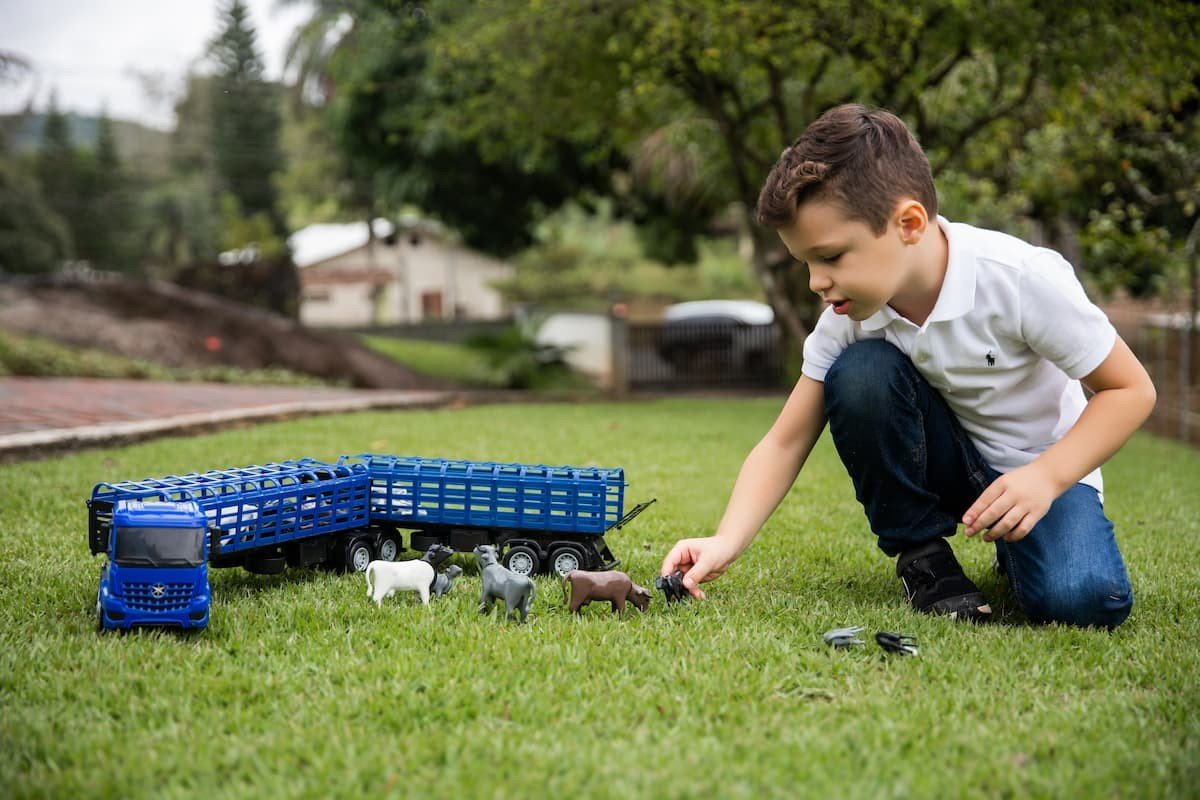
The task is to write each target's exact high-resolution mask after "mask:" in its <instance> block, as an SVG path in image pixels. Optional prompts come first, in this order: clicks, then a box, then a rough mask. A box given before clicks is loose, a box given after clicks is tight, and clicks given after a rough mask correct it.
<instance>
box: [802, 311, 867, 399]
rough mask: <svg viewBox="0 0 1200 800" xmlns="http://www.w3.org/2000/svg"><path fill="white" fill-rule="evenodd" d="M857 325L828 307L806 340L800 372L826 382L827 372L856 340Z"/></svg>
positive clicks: (815, 379)
mask: <svg viewBox="0 0 1200 800" xmlns="http://www.w3.org/2000/svg"><path fill="white" fill-rule="evenodd" d="M856 327H857V325H856V324H855V323H853V322H850V321H849V320H847V319H846V318H844V317H839V316H838V315H837V314H836V313H835V312H834V310H833V309H832V308H826V309H825V311H823V312H822V313H821V316H820V317H819V318H818V319H817V326H816V327H815V328H813V332H812V333H810V334H809V335H808V338H807V339H805V340H804V363H803V364H801V366H800V373H801V374H802V375H807V376H808V377H810V378H812V379H813V380H814V381H820V382H822V383H824V382H825V373H826V372H828V371H829V368H830V367H832V366H833V362H834V361H836V360H837V357H838V356H840V355H841V354H842V351H843V350H845V349H846V348H847V347H849V346H850V344H851V343H852V342H853V341H854V340H855V335H854V331H855V328H856Z"/></svg>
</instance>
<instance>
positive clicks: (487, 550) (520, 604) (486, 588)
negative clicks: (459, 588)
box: [473, 544, 535, 622]
mask: <svg viewBox="0 0 1200 800" xmlns="http://www.w3.org/2000/svg"><path fill="white" fill-rule="evenodd" d="M473 552H474V553H475V558H476V560H477V561H479V569H480V577H481V578H482V580H483V592H482V594H481V595H480V597H479V613H480V614H483V613H486V612H487V610H488V609H489V608H491V606H492V603H493V602H495V601H496V600H503V601H504V617H505V619H507V618H508V617H509V616H511V615H512V612H513V609H516V610H517V611H518V612H519V613H520V615H521V622H524V621H525V618H526V617H527V616H529V606H530V604H531V603H532V602H533V593H534V591H535V589H534V585H533V579H532V578H530V577H528V576H527V575H518V574H517V573H515V572H513V571H512V570H510V569H508V568H506V567H504V566H502V565H501V564H500V562H499V560H498V559H497V557H496V548H495V546H494V545H490V544H481V545H478V546H477V547H476V548H475V549H474V551H473Z"/></svg>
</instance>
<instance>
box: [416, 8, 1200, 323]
mask: <svg viewBox="0 0 1200 800" xmlns="http://www.w3.org/2000/svg"><path fill="white" fill-rule="evenodd" d="M846 11H847V7H846V6H845V5H844V4H843V3H841V2H835V1H834V0H823V1H822V2H813V3H806V4H803V5H800V6H794V5H781V4H778V3H774V2H768V0H747V1H746V2H741V3H737V4H730V3H725V2H722V0H690V1H689V2H683V0H677V1H676V2H670V3H655V4H640V3H634V2H613V3H605V4H591V5H588V6H580V5H579V4H577V3H573V2H569V0H484V1H482V2H477V3H474V4H472V5H471V8H470V10H469V11H468V12H466V13H464V14H461V15H460V16H458V17H457V19H455V20H454V21H453V23H452V24H450V25H448V26H446V27H445V28H444V29H443V30H442V31H440V32H439V37H438V41H437V44H436V52H437V54H438V59H437V63H436V64H435V65H434V75H435V76H436V81H437V82H438V83H439V85H441V86H442V87H443V88H442V90H443V91H444V92H447V93H449V94H455V93H457V94H456V97H457V102H456V103H455V104H454V106H453V107H452V108H451V109H449V111H448V114H449V117H450V119H451V120H453V122H452V123H448V122H447V121H446V120H445V119H444V118H443V119H442V120H440V121H439V122H438V123H427V124H441V125H446V124H452V125H453V126H454V127H456V129H458V130H459V131H465V132H466V134H467V135H468V136H469V137H473V138H475V139H476V140H477V141H486V142H488V144H489V147H490V149H491V151H492V152H496V153H499V154H505V153H509V154H511V153H520V154H527V153H534V154H537V153H540V152H544V151H545V150H546V149H547V148H548V147H549V146H550V143H555V144H558V143H559V142H560V141H562V140H564V139H565V140H566V141H567V142H569V143H571V144H572V145H574V146H576V147H587V146H588V144H589V142H591V141H596V139H595V137H593V136H592V135H591V134H592V132H593V131H596V130H598V129H603V130H604V131H605V136H604V137H603V138H602V139H601V140H599V141H601V142H602V145H601V147H602V148H616V149H617V150H618V151H619V152H620V153H621V154H622V155H623V156H625V157H626V158H628V159H630V160H631V161H634V162H635V163H636V160H637V159H639V158H642V159H643V160H644V161H645V162H646V163H645V166H644V167H643V170H642V172H641V175H640V177H641V180H642V182H643V183H645V182H646V179H647V178H650V179H653V178H655V176H657V177H658V178H659V179H660V180H659V183H660V191H661V193H662V194H663V195H664V196H665V198H666V200H667V201H668V202H671V203H674V204H676V206H677V207H680V208H685V207H687V204H688V203H692V202H694V200H695V199H696V198H698V197H705V193H708V192H711V194H709V195H708V196H707V197H706V202H705V203H704V204H696V205H694V208H695V209H696V211H695V212H694V213H695V214H696V215H700V216H702V215H703V214H706V213H708V212H709V210H710V209H716V208H721V207H722V206H723V205H725V204H727V203H732V204H734V205H735V206H736V207H737V208H738V209H739V211H740V215H741V217H742V221H743V226H744V228H745V230H746V231H747V232H748V233H751V234H752V235H753V237H754V245H755V246H754V255H753V265H754V269H755V272H756V274H757V275H758V277H759V279H760V281H761V283H762V285H763V287H764V291H765V292H766V294H767V297H768V298H769V300H770V302H771V303H772V305H773V306H775V308H776V311H777V312H778V315H779V317H780V318H781V319H782V320H783V322H784V323H785V326H786V328H787V329H788V330H789V331H790V332H791V333H792V334H793V336H794V337H795V338H796V339H802V338H803V337H804V336H805V335H806V333H807V330H808V327H809V324H810V320H811V318H812V315H811V313H809V312H806V310H805V307H806V306H808V307H809V308H811V305H809V304H808V303H807V298H808V292H807V289H806V283H807V280H806V278H805V276H804V275H803V273H802V272H800V271H799V270H798V268H797V267H796V266H795V265H794V264H793V263H792V262H791V259H790V258H789V257H788V256H787V254H786V252H785V251H783V250H782V248H781V247H780V246H779V244H778V242H777V241H776V239H775V237H774V236H773V235H772V234H771V233H770V232H768V231H763V230H761V229H759V228H758V227H757V226H756V225H755V224H754V223H753V220H752V210H753V207H754V203H755V201H756V196H757V192H758V188H759V186H760V185H761V181H762V179H763V177H764V176H765V174H766V172H767V171H768V170H769V168H770V167H771V165H772V163H773V162H774V160H775V158H776V157H777V155H778V153H779V152H780V151H781V150H782V149H783V148H784V147H785V146H787V144H788V143H789V142H790V141H791V140H792V139H793V137H794V136H795V135H796V134H797V133H799V132H800V131H801V130H802V129H803V128H804V126H805V125H806V124H807V123H808V122H809V121H811V120H812V119H813V118H814V117H815V116H816V115H817V114H818V113H820V111H822V110H823V109H825V108H828V107H830V106H833V105H836V104H838V103H843V102H849V101H857V102H863V103H867V104H871V105H879V106H883V107H887V108H890V109H892V110H894V111H896V112H897V113H898V114H900V115H901V116H903V117H904V118H905V119H906V120H907V121H908V122H909V124H910V125H911V126H912V128H913V130H914V131H915V132H916V134H917V136H918V138H919V140H920V141H921V143H922V145H923V146H924V147H925V148H926V150H927V152H929V154H930V159H931V163H932V166H933V168H934V170H935V174H937V175H939V176H942V175H945V174H947V173H949V172H951V171H954V170H963V171H965V172H975V171H979V172H982V173H983V174H985V175H989V177H990V176H992V175H996V174H1002V173H1003V170H1004V168H1005V165H1006V163H1007V162H1009V161H1011V160H1012V157H1013V154H1014V151H1018V152H1019V151H1020V149H1021V147H1022V146H1023V144H1024V142H1025V140H1026V138H1027V137H1028V136H1029V135H1030V134H1031V133H1032V132H1033V131H1035V130H1037V129H1038V128H1039V127H1040V126H1041V125H1043V124H1044V123H1045V122H1047V121H1053V122H1056V123H1058V124H1062V125H1066V126H1070V125H1072V124H1075V123H1076V122H1078V121H1079V117H1078V116H1074V115H1076V114H1078V113H1079V112H1081V111H1082V109H1083V105H1082V104H1081V103H1080V102H1079V97H1080V96H1081V95H1085V94H1088V93H1096V92H1100V93H1103V94H1104V95H1105V96H1106V97H1107V98H1110V99H1111V102H1112V104H1114V105H1119V104H1121V103H1122V102H1126V103H1132V104H1133V105H1135V106H1136V104H1137V103H1139V102H1140V100H1141V98H1139V97H1138V95H1137V91H1138V89H1137V88H1133V87H1131V86H1130V81H1129V76H1130V75H1139V74H1143V73H1152V74H1158V72H1159V69H1160V67H1161V65H1162V64H1163V63H1165V57H1164V55H1163V53H1162V47H1163V45H1164V44H1166V43H1176V42H1178V41H1179V40H1180V39H1182V38H1184V37H1186V36H1187V33H1186V32H1187V31H1189V30H1191V31H1194V30H1195V22H1196V11H1195V10H1193V7H1190V6H1188V5H1186V4H1183V3H1164V4H1158V5H1156V6H1155V7H1153V8H1151V9H1143V8H1140V7H1139V8H1133V7H1130V6H1128V5H1126V4H1121V3H1116V2H1104V1H1103V0H1102V1H1101V2H1089V3H1086V4H1085V3H1078V2H1073V3H1056V4H1053V6H1048V5H1045V4H1042V3H1037V2H1033V0H1001V1H1000V2H983V0H966V1H963V0H928V2H924V3H921V4H916V5H914V4H895V3H887V2H883V0H872V1H870V2H863V3H857V4H855V6H854V13H853V14H850V13H846ZM431 13H432V12H431ZM1130 32H1132V33H1130ZM1131 39H1137V41H1131ZM1185 52H1187V53H1192V52H1194V48H1192V47H1188V48H1185ZM1172 58H1173V57H1172ZM1139 88H1140V87H1139ZM1052 109H1057V112H1056V113H1051V110H1052ZM664 141H666V142H669V143H670V145H669V146H663V144H662V142H664ZM647 150H649V151H650V152H649V153H647ZM701 154H703V155H701ZM597 156H598V157H604V156H605V153H604V151H603V149H602V150H601V151H600V152H599V153H597ZM679 163H684V164H691V165H693V166H694V167H696V169H694V170H683V171H682V172H681V171H680V170H678V169H676V168H674V167H672V166H671V165H672V164H679ZM672 173H676V174H683V175H685V176H687V179H686V180H674V179H671V177H670V176H671V175H672ZM637 177H639V176H638V175H636V174H635V178H637Z"/></svg>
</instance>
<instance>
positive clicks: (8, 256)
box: [0, 160, 71, 273]
mask: <svg viewBox="0 0 1200 800" xmlns="http://www.w3.org/2000/svg"><path fill="white" fill-rule="evenodd" d="M70 242H71V232H70V230H69V229H68V228H67V224H66V223H65V222H64V221H63V219H62V217H60V216H59V215H58V214H57V213H56V212H55V211H54V209H52V208H51V207H50V206H49V205H48V204H47V203H46V200H45V198H44V197H43V196H42V191H41V186H40V185H39V184H38V181H37V179H36V178H35V177H33V176H32V175H29V174H27V173H26V172H25V171H24V170H22V169H21V168H20V167H19V166H18V165H17V164H16V163H13V162H11V161H3V160H0V272H16V273H45V272H53V271H54V270H55V269H57V268H58V267H59V266H60V265H61V264H62V262H63V260H64V259H66V258H67V256H68V254H69V252H70Z"/></svg>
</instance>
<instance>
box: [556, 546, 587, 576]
mask: <svg viewBox="0 0 1200 800" xmlns="http://www.w3.org/2000/svg"><path fill="white" fill-rule="evenodd" d="M586 568H587V565H586V563H585V562H584V559H583V554H582V553H580V552H579V551H578V550H576V549H575V548H574V547H572V546H571V545H563V546H562V547H556V548H555V549H554V550H552V551H550V571H551V572H552V573H553V574H555V575H557V576H558V577H560V578H561V577H563V576H564V575H566V574H567V573H568V572H570V571H571V570H573V569H586Z"/></svg>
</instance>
